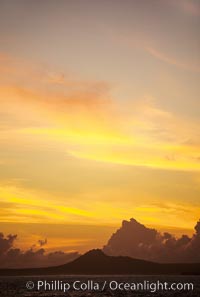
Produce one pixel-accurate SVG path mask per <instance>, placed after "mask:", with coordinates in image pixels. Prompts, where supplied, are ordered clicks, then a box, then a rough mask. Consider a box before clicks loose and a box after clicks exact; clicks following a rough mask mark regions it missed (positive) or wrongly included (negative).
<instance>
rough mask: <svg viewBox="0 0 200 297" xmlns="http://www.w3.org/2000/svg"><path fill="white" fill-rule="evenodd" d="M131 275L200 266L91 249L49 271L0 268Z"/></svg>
mask: <svg viewBox="0 0 200 297" xmlns="http://www.w3.org/2000/svg"><path fill="white" fill-rule="evenodd" d="M106 274H107V275H130V274H134V275H136V274H140V275H142V274H146V275H147V274H149V275H151V274H177V275H181V274H195V275H197V274H200V263H199V264H198V263H185V264H182V263H178V264H174V263H173V264H160V263H155V262H150V261H145V260H139V259H133V258H130V257H124V256H117V257H115V256H107V255H105V254H104V253H103V252H102V250H100V249H96V250H91V251H89V252H87V253H85V254H84V255H82V256H80V257H79V258H77V259H76V260H74V261H72V262H70V263H67V264H64V265H60V266H56V267H48V268H30V269H0V275H4V276H8V275H10V276H11V275H106Z"/></svg>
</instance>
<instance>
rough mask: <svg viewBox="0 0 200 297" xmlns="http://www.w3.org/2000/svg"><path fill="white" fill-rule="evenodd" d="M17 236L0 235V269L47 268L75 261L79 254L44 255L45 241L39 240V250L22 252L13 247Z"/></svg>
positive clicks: (55, 253)
mask: <svg viewBox="0 0 200 297" xmlns="http://www.w3.org/2000/svg"><path fill="white" fill-rule="evenodd" d="M16 238H17V235H11V234H10V235H8V236H4V234H3V233H0V268H29V267H30V268H32V267H48V266H57V265H61V264H65V263H67V262H70V261H72V260H74V259H76V258H77V257H78V256H79V254H78V253H77V252H73V253H65V252H62V251H55V252H51V253H46V251H45V249H44V248H41V247H42V246H44V245H45V244H47V239H45V240H39V241H38V244H39V245H40V248H39V249H37V250H35V249H34V247H35V246H33V247H32V248H30V249H28V250H26V251H22V250H21V249H19V248H15V247H14V241H15V240H16Z"/></svg>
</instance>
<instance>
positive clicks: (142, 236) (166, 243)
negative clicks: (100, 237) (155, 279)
mask: <svg viewBox="0 0 200 297" xmlns="http://www.w3.org/2000/svg"><path fill="white" fill-rule="evenodd" d="M103 250H104V252H105V253H107V254H109V255H114V256H117V255H122V256H130V257H133V258H141V259H146V260H151V261H157V262H200V253H199V251H200V221H199V222H197V224H196V226H195V233H194V235H193V236H192V237H188V236H187V235H182V236H181V237H180V238H176V237H174V236H173V235H172V234H170V233H163V234H161V233H159V232H158V231H157V230H155V229H150V228H147V227H145V226H144V225H142V224H140V223H138V222H137V221H136V220H134V219H131V220H130V221H129V222H128V221H123V222H122V227H121V228H120V229H119V230H117V232H116V233H114V234H113V235H112V236H111V238H110V239H109V241H108V243H107V245H106V246H104V248H103Z"/></svg>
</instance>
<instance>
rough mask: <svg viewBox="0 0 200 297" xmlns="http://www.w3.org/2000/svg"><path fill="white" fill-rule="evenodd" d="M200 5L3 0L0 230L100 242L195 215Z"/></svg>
mask: <svg viewBox="0 0 200 297" xmlns="http://www.w3.org/2000/svg"><path fill="white" fill-rule="evenodd" d="M199 28H200V2H199V1H195V0H138V1H136V0H123V1H122V0H99V1H98V0H84V1H83V0H75V1H74V0H59V1H56V0H54V1H53V0H52V1H51V0H43V1H34V0H28V1H27V0H16V1H11V0H0V222H1V223H0V232H4V233H6V234H7V233H12V234H13V233H14V234H15V233H17V234H19V239H18V241H17V244H18V245H19V246H22V247H24V248H27V247H30V246H31V245H32V244H34V243H35V242H37V240H38V239H41V238H48V245H47V248H48V249H58V248H59V249H61V250H65V251H74V250H78V251H80V252H82V251H85V250H87V249H89V248H92V247H97V246H100V247H101V246H102V245H103V244H105V243H106V241H107V239H108V238H109V236H110V235H111V234H112V233H113V232H114V230H115V229H116V228H118V227H119V226H120V224H121V221H122V220H123V219H130V218H131V217H134V218H135V219H136V220H138V221H140V222H141V223H144V224H146V225H147V226H155V227H156V228H158V229H161V230H173V233H175V234H179V233H180V232H182V230H183V231H184V232H186V233H192V229H193V227H194V225H195V223H196V221H197V220H198V219H199V218H200V34H199Z"/></svg>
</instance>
